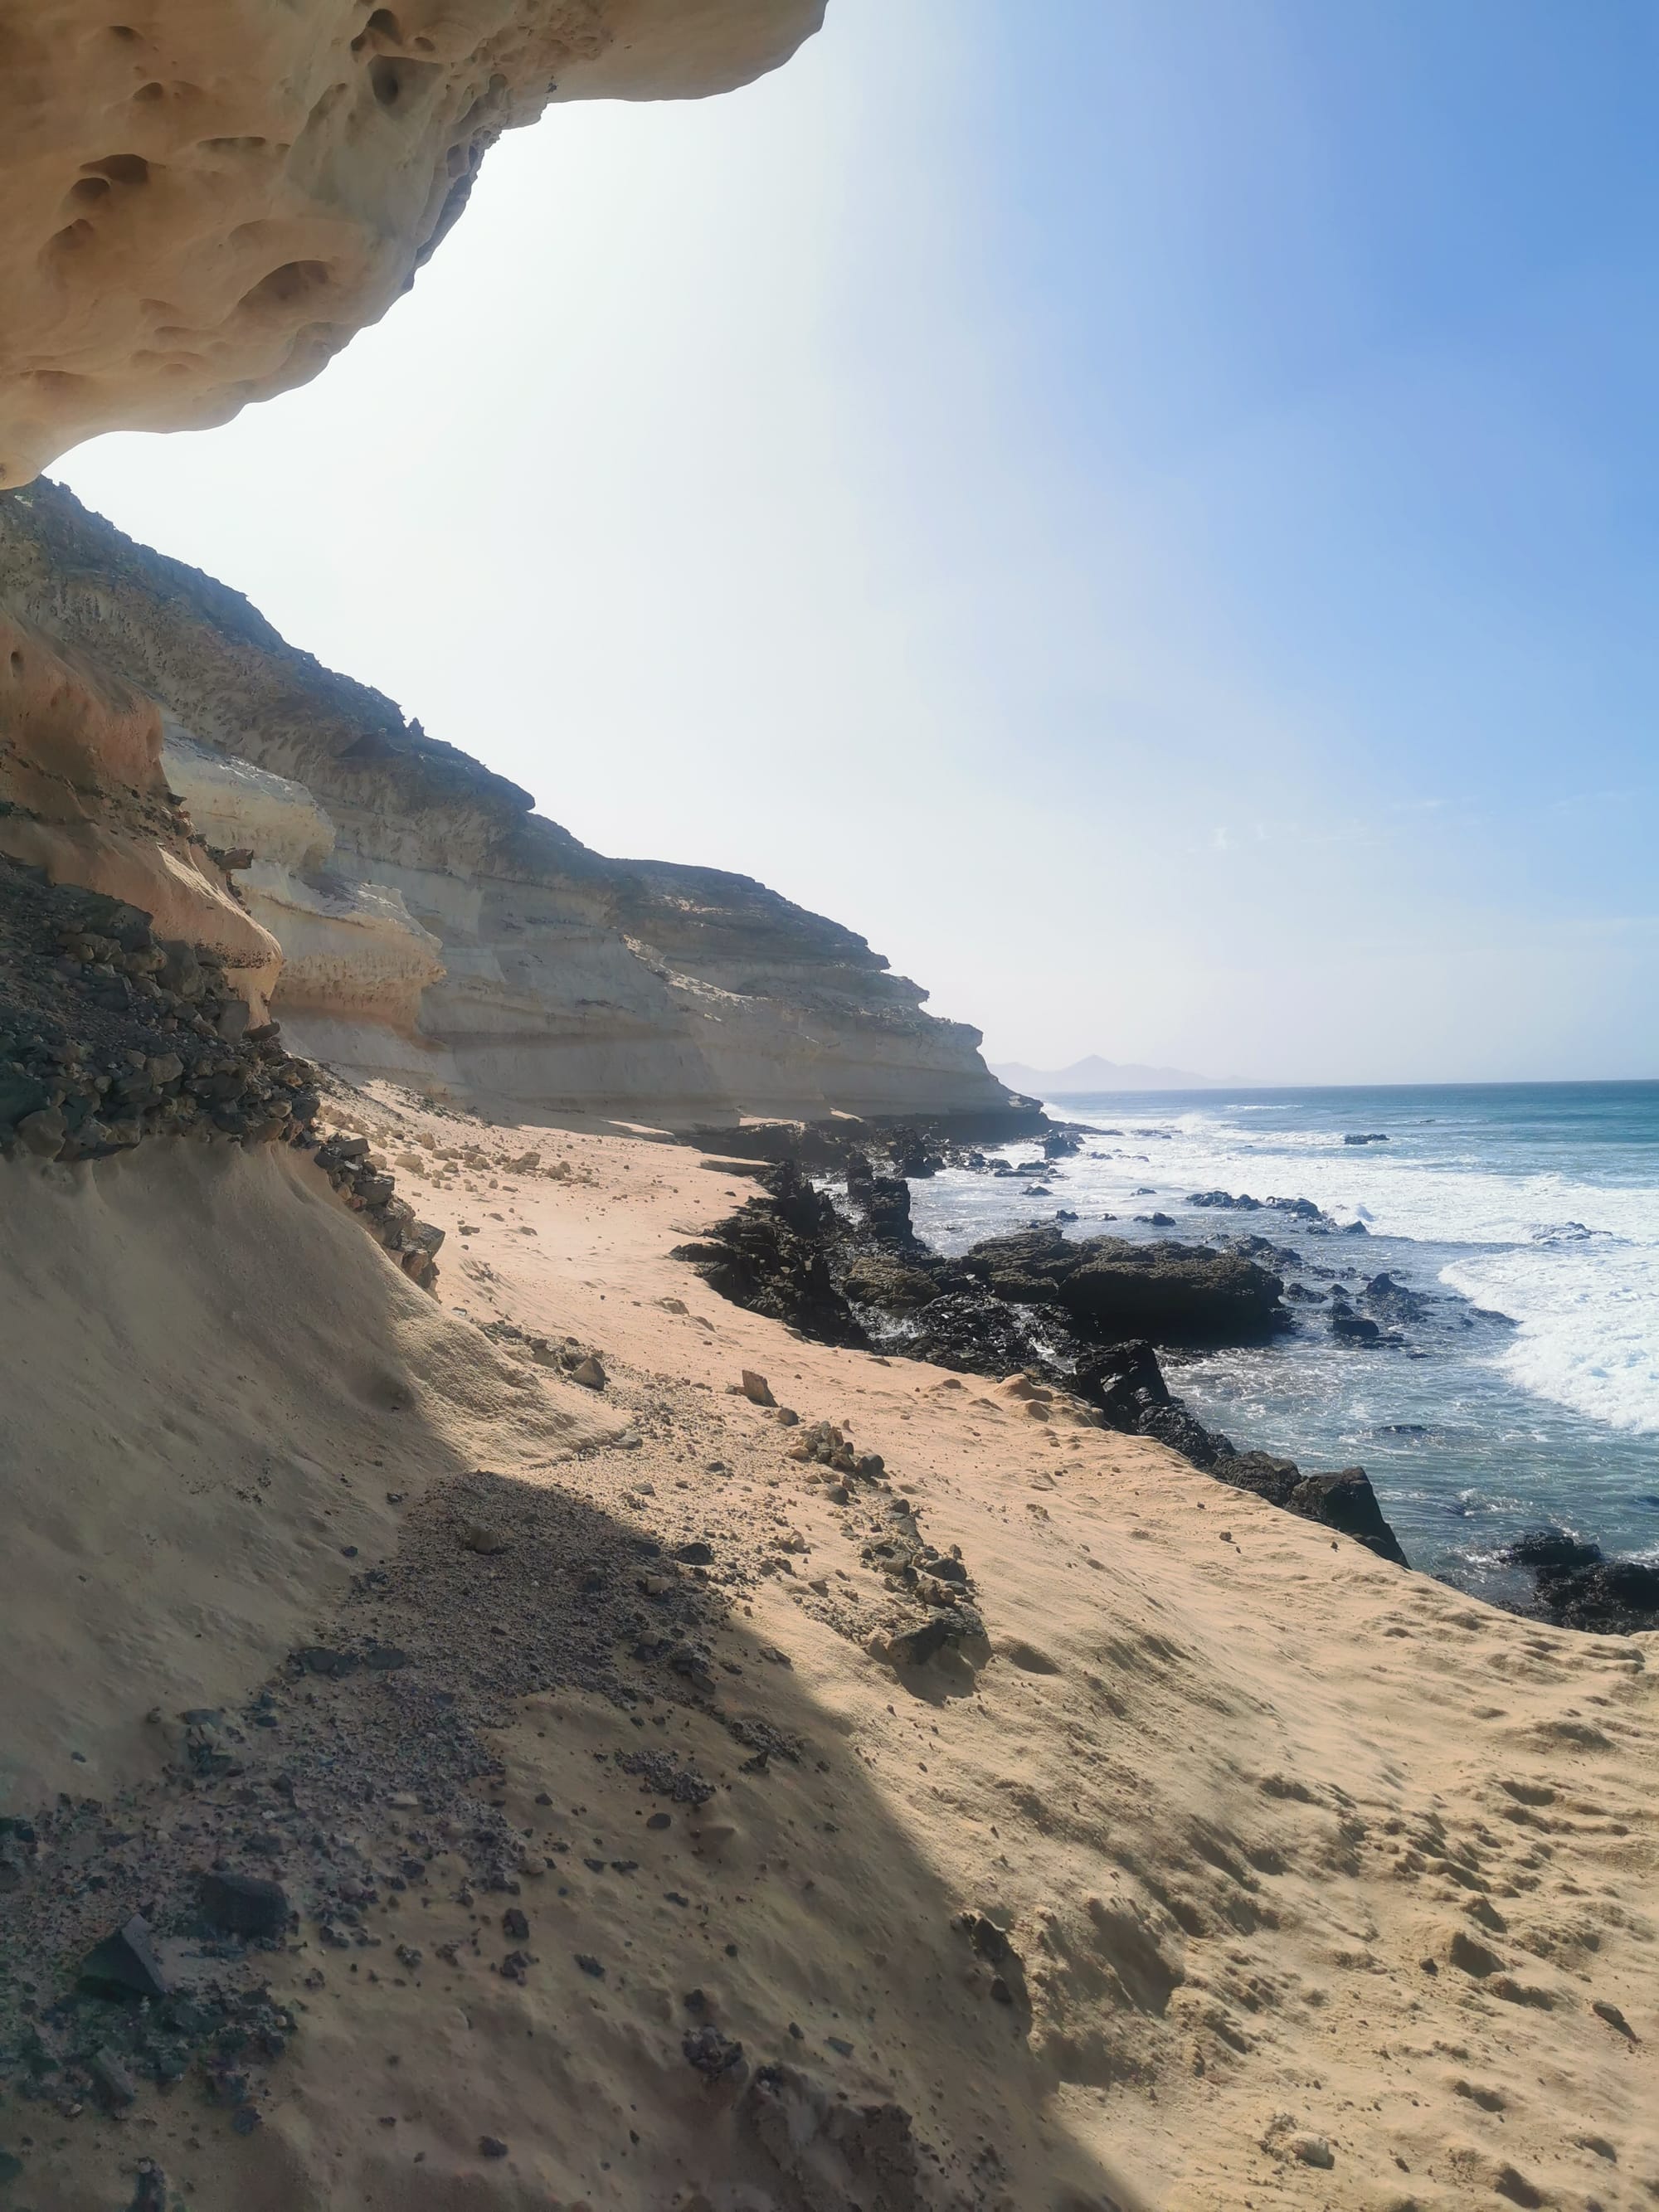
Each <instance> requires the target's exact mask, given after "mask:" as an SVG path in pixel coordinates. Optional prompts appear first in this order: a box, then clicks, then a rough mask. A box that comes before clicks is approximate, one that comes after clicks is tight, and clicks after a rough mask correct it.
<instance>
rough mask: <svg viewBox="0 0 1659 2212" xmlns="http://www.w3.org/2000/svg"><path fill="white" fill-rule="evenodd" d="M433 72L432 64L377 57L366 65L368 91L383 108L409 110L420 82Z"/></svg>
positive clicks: (433, 65)
mask: <svg viewBox="0 0 1659 2212" xmlns="http://www.w3.org/2000/svg"><path fill="white" fill-rule="evenodd" d="M436 70H437V64H436V63H435V62H415V61H405V60H404V59H402V58H401V57H399V56H398V55H395V54H376V55H375V57H374V60H373V61H372V62H371V63H370V64H369V65H368V82H369V88H370V90H371V91H372V92H373V93H374V97H375V99H376V100H379V101H380V105H381V106H382V107H385V108H388V109H392V110H396V109H398V108H400V107H408V106H410V105H411V104H412V102H413V98H414V95H415V94H416V93H417V92H418V91H419V89H420V87H421V84H422V81H423V80H424V79H426V78H428V77H430V76H433V75H434V74H435V72H436Z"/></svg>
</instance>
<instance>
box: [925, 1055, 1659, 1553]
mask: <svg viewBox="0 0 1659 2212" xmlns="http://www.w3.org/2000/svg"><path fill="white" fill-rule="evenodd" d="M1049 1111H1050V1113H1051V1114H1052V1115H1054V1117H1055V1118H1056V1119H1057V1120H1060V1121H1067V1122H1071V1123H1073V1124H1075V1125H1079V1127H1082V1128H1083V1129H1084V1130H1085V1142H1084V1148H1083V1152H1081V1153H1080V1154H1079V1155H1078V1156H1077V1157H1075V1158H1070V1159H1065V1160H1060V1161H1056V1162H1054V1163H1053V1164H1051V1165H1050V1166H1049V1167H1048V1169H1047V1170H1046V1171H1045V1173H1044V1175H1043V1176H1042V1178H1041V1182H1042V1185H1043V1186H1044V1187H1046V1189H1047V1191H1048V1195H1047V1196H1043V1197H1038V1196H1035V1195H1033V1194H1032V1191H1031V1185H1032V1184H1033V1183H1034V1182H1037V1181H1038V1179H1037V1178H1036V1177H1032V1176H1025V1177H1023V1178H1021V1179H1020V1180H1019V1181H1018V1182H1016V1181H1015V1180H1014V1179H1013V1178H1012V1177H1009V1176H995V1175H994V1174H982V1173H980V1172H979V1171H977V1170H975V1171H969V1170H960V1169H951V1170H946V1171H945V1172H943V1173H941V1174H939V1176H934V1177H933V1178H931V1179H928V1180H926V1181H918V1182H915V1183H913V1184H912V1185H911V1200H912V1207H913V1213H914V1218H915V1226H916V1230H917V1232H918V1234H919V1235H921V1237H925V1238H926V1239H927V1242H928V1243H931V1244H933V1245H934V1246H935V1247H936V1248H937V1249H939V1250H941V1251H944V1252H949V1253H956V1252H960V1251H962V1250H963V1249H965V1248H966V1247H967V1246H968V1245H969V1244H971V1243H974V1242H975V1240H976V1239H977V1238H979V1237H988V1236H994V1235H997V1234H1000V1233H1001V1232H1003V1231H1007V1230H1010V1229H1013V1228H1018V1227H1021V1226H1024V1225H1025V1224H1027V1223H1029V1222H1035V1221H1042V1220H1050V1221H1052V1220H1053V1219H1054V1216H1055V1214H1056V1212H1059V1211H1060V1210H1062V1209H1064V1210H1065V1211H1066V1212H1074V1213H1076V1214H1077V1215H1078V1216H1079V1219H1078V1220H1077V1221H1076V1222H1075V1223H1068V1224H1066V1225H1065V1233H1066V1235H1067V1236H1068V1237H1091V1236H1113V1237H1128V1238H1131V1239H1136V1240H1139V1239H1155V1238H1168V1237H1180V1238H1181V1239H1182V1241H1185V1242H1194V1243H1220V1242H1222V1241H1223V1240H1224V1239H1225V1238H1227V1237H1233V1236H1249V1235H1256V1236H1261V1237H1269V1238H1271V1239H1272V1240H1273V1243H1275V1244H1279V1245H1282V1246H1285V1247H1289V1248H1290V1249H1292V1250H1293V1251H1295V1252H1296V1253H1297V1254H1298V1255H1300V1256H1301V1258H1302V1260H1303V1261H1304V1263H1305V1266H1304V1267H1302V1268H1293V1267H1284V1268H1282V1269H1279V1272H1280V1273H1283V1274H1284V1275H1285V1279H1286V1280H1287V1281H1288V1280H1291V1279H1298V1278H1299V1279H1303V1280H1305V1281H1306V1282H1307V1283H1308V1284H1309V1285H1310V1287H1312V1288H1315V1289H1317V1290H1322V1291H1329V1290H1330V1289H1331V1288H1332V1287H1333V1282H1334V1283H1335V1284H1336V1285H1340V1288H1342V1289H1343V1290H1345V1291H1346V1292H1347V1293H1348V1294H1349V1296H1350V1297H1352V1298H1353V1299H1354V1301H1355V1303H1356V1304H1357V1305H1358V1310H1360V1311H1362V1312H1363V1311H1364V1305H1363V1304H1359V1298H1358V1294H1359V1292H1360V1291H1361V1290H1362V1289H1363V1285H1364V1283H1365V1282H1366V1280H1367V1279H1370V1277H1372V1276H1375V1275H1376V1274H1379V1273H1388V1274H1389V1275H1390V1276H1392V1277H1393V1279H1395V1281H1396V1282H1397V1283H1400V1284H1401V1285H1404V1286H1406V1287H1407V1289H1409V1290H1412V1291H1418V1292H1419V1293H1421V1294H1423V1295H1424V1296H1425V1297H1427V1298H1428V1299H1430V1300H1431V1304H1430V1305H1429V1306H1428V1307H1427V1309H1426V1311H1425V1315H1424V1316H1423V1318H1422V1319H1421V1320H1420V1321H1418V1322H1407V1323H1405V1324H1403V1325H1402V1326H1401V1328H1400V1330H1399V1332H1398V1335H1399V1339H1400V1340H1399V1341H1396V1342H1389V1343H1384V1344H1381V1345H1377V1346H1354V1345H1351V1344H1346V1343H1343V1342H1341V1341H1340V1340H1338V1339H1336V1338H1335V1337H1334V1336H1333V1334H1332V1333H1331V1328H1330V1322H1329V1310H1328V1306H1325V1305H1309V1306H1304V1307H1302V1308H1300V1309H1297V1310H1296V1319H1295V1322H1294V1324H1293V1326H1292V1328H1291V1330H1290V1332H1289V1333H1288V1334H1285V1335H1284V1336H1282V1337H1280V1338H1279V1339H1278V1340H1275V1341H1274V1342H1273V1343H1272V1344H1271V1345H1268V1346H1263V1347H1261V1348H1259V1349H1253V1350H1249V1351H1242V1352H1217V1353H1213V1354H1206V1355H1203V1356H1201V1357H1199V1358H1193V1359H1191V1360H1187V1359H1182V1360H1181V1361H1180V1363H1179V1364H1176V1363H1175V1361H1173V1360H1170V1361H1166V1366H1167V1367H1168V1370H1169V1377H1170V1385H1171V1388H1172V1389H1176V1391H1178V1392H1179V1393H1180V1395H1182V1397H1184V1398H1185V1399H1186V1400H1187V1401H1188V1404H1189V1405H1190V1406H1191V1407H1192V1408H1193V1410H1194V1413H1197V1414H1198V1416H1199V1417H1200V1419H1202V1420H1203V1421H1205V1422H1206V1423H1207V1424H1208V1425H1210V1426H1211V1427H1212V1428H1218V1429H1221V1430H1223V1431H1225V1432H1226V1434H1227V1435H1228V1436H1229V1437H1231V1439H1232V1441H1233V1443H1235V1444H1236V1445H1237V1446H1238V1448H1239V1449H1241V1450H1247V1449H1260V1450H1266V1451H1273V1452H1278V1453H1280V1454H1282V1455H1285V1456H1286V1457H1288V1458H1291V1459H1294V1460H1296V1461H1297V1462H1298V1463H1299V1464H1300V1465H1301V1466H1302V1467H1303V1468H1304V1469H1306V1470H1308V1471H1310V1472H1312V1471H1316V1470H1317V1471H1321V1472H1324V1471H1328V1470H1330V1469H1333V1468H1342V1467H1352V1466H1363V1467H1364V1468H1365V1469H1366V1471H1367V1472H1368V1473H1369V1474H1370V1478H1371V1480H1372V1482H1373V1484H1374V1485H1375V1486H1376V1492H1377V1495H1378V1497H1379V1498H1380V1499H1381V1501H1382V1504H1383V1511H1384V1512H1385V1513H1386V1514H1387V1515H1388V1516H1389V1520H1390V1521H1391V1522H1392V1523H1393V1524H1394V1527H1395V1532H1396V1533H1397V1534H1398V1535H1399V1537H1400V1540H1401V1543H1402V1544H1403V1545H1404V1547H1405V1549H1406V1552H1407V1556H1408V1557H1409V1558H1410V1559H1411V1560H1412V1562H1413V1565H1417V1566H1420V1567H1423V1568H1425V1569H1426V1570H1428V1571H1430V1572H1431V1573H1436V1574H1442V1575H1446V1576H1449V1577H1451V1578H1453V1579H1455V1581H1457V1582H1459V1583H1463V1584H1464V1585H1466V1586H1468V1587H1470V1588H1473V1589H1480V1590H1483V1591H1485V1592H1486V1594H1488V1595H1492V1596H1495V1597H1502V1596H1505V1595H1520V1594H1522V1592H1523V1591H1524V1590H1525V1589H1527V1588H1528V1583H1527V1582H1526V1580H1525V1579H1524V1578H1522V1577H1516V1576H1514V1575H1513V1574H1512V1573H1511V1572H1510V1571H1506V1570H1504V1568H1503V1567H1502V1566H1501V1565H1499V1563H1498V1559H1497V1558H1496V1554H1497V1553H1498V1550H1499V1548H1500V1547H1502V1546H1503V1545H1504V1543H1505V1542H1506V1541H1508V1540H1509V1539H1510V1538H1511V1537H1513V1536H1515V1535H1516V1534H1518V1533H1519V1532H1520V1531H1521V1530H1522V1529H1524V1528H1537V1527H1539V1526H1541V1525H1542V1524H1544V1523H1546V1522H1549V1523H1553V1524H1554V1525H1557V1526H1559V1527H1562V1528H1571V1529H1572V1530H1573V1531H1574V1532H1575V1533H1577V1534H1580V1535H1583V1536H1586V1537H1589V1538H1592V1539H1594V1540H1595V1541H1597V1542H1599V1543H1600V1544H1601V1545H1602V1546H1603V1547H1604V1548H1605V1549H1607V1551H1608V1552H1610V1553H1612V1552H1619V1553H1631V1554H1634V1555H1636V1556H1638V1557H1644V1558H1648V1559H1656V1558H1659V1083H1608V1084H1589V1083H1584V1084H1514V1085H1455V1086H1449V1087H1445V1088H1440V1087H1435V1088H1422V1089H1417V1088H1394V1087H1390V1088H1387V1089H1379V1090H1357V1089H1350V1090H1311V1091H1243V1090H1241V1091H1182V1092H1176V1091H1164V1092H1146V1091H1140V1092H1135V1093H1132V1094H1113V1095H1093V1096H1090V1097H1076V1098H1063V1099H1055V1100H1054V1101H1051V1102H1049ZM1349 1136H1364V1137H1371V1138H1381V1139H1384V1141H1383V1142H1380V1143H1375V1142H1374V1143H1367V1144H1363V1145H1358V1144H1349V1143H1346V1141H1345V1139H1346V1138H1348V1137H1349ZM1036 1156H1037V1147H1036V1146H1035V1145H1033V1144H1031V1143H1030V1142H1029V1141H1027V1142H1024V1143H1018V1144H1014V1145H1010V1146H1004V1147H1002V1148H1001V1149H1000V1152H995V1153H992V1154H990V1155H988V1156H987V1157H989V1158H993V1159H995V1158H1003V1159H1006V1160H1007V1161H1010V1162H1012V1163H1018V1162H1021V1161H1029V1160H1030V1159H1032V1158H1036ZM1214 1189H1222V1190H1225V1191H1227V1192H1229V1193H1231V1194H1233V1195H1234V1196H1238V1195H1241V1194H1249V1195H1250V1196H1252V1197H1255V1198H1256V1199H1259V1200H1266V1199H1267V1198H1270V1197H1277V1198H1287V1199H1288V1198H1305V1199H1310V1200H1313V1201H1314V1203H1315V1204H1316V1205H1317V1206H1320V1207H1322V1209H1323V1210H1324V1212H1326V1213H1327V1214H1328V1216H1329V1217H1330V1218H1331V1220H1332V1221H1333V1222H1334V1224H1336V1225H1344V1226H1345V1225H1348V1224H1350V1223H1352V1222H1356V1221H1358V1222H1361V1223H1363V1224H1364V1230H1365V1234H1364V1236H1363V1237H1362V1236H1359V1235H1357V1234H1351V1235H1346V1236H1345V1235H1341V1234H1333V1233H1327V1234H1323V1235H1321V1234H1310V1233H1308V1231H1307V1228H1306V1225H1305V1224H1304V1223H1302V1222H1300V1221H1297V1219H1296V1218H1294V1217H1292V1216H1290V1215H1287V1214H1285V1213H1284V1212H1278V1211H1266V1210H1264V1211H1262V1212H1215V1211H1210V1210H1206V1209H1200V1208H1197V1207H1194V1206H1189V1205H1188V1202H1187V1201H1188V1200H1189V1199H1190V1198H1191V1197H1192V1196H1193V1195H1194V1194H1197V1193H1202V1192H1206V1191H1211V1190H1214ZM1155 1212H1161V1213H1166V1214H1170V1215H1172V1216H1173V1217H1174V1218H1175V1220H1176V1227H1175V1228H1174V1229H1169V1228H1160V1227H1156V1226H1153V1225H1151V1224H1150V1223H1149V1222H1147V1221H1146V1220H1145V1219H1138V1218H1136V1217H1138V1216H1139V1217H1144V1216H1146V1215H1150V1214H1152V1213H1155ZM1106 1215H1111V1216H1113V1217H1115V1218H1113V1219H1111V1220H1110V1221H1107V1220H1105V1219H1104V1218H1103V1216H1106ZM1321 1271H1323V1272H1321Z"/></svg>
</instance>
